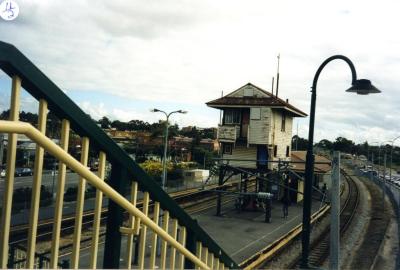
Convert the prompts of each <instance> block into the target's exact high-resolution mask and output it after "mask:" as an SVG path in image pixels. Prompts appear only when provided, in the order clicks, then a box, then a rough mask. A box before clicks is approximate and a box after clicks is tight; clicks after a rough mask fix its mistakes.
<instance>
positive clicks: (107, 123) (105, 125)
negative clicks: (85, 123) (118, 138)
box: [97, 116, 111, 128]
mask: <svg viewBox="0 0 400 270" xmlns="http://www.w3.org/2000/svg"><path fill="white" fill-rule="evenodd" d="M97 123H99V124H100V127H101V128H110V126H111V121H110V119H108V118H107V117H106V116H103V117H102V118H101V119H100V120H99V121H98V122H97Z"/></svg>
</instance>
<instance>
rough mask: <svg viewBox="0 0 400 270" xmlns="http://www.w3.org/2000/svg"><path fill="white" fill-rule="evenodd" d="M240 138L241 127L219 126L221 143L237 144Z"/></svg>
mask: <svg viewBox="0 0 400 270" xmlns="http://www.w3.org/2000/svg"><path fill="white" fill-rule="evenodd" d="M239 136H240V126H227V125H219V126H218V136H217V137H218V140H219V141H220V142H235V141H236V139H237V138H239Z"/></svg>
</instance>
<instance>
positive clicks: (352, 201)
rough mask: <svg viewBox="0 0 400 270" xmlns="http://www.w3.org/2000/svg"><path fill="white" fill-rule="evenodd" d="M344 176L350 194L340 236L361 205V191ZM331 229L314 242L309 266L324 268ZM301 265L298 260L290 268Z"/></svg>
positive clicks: (344, 207)
mask: <svg viewBox="0 0 400 270" xmlns="http://www.w3.org/2000/svg"><path fill="white" fill-rule="evenodd" d="M341 173H342V175H343V176H344V178H345V179H346V182H347V186H348V192H347V196H346V198H345V201H344V203H343V205H342V206H341V210H340V235H341V236H342V235H343V234H344V232H345V231H346V230H347V229H348V227H349V225H350V223H351V221H352V219H353V217H354V214H355V213H356V210H357V206H358V203H359V198H360V196H359V190H358V187H357V185H356V183H355V182H354V180H353V179H352V178H351V177H350V176H349V175H348V174H347V173H346V172H345V171H344V170H342V171H341ZM329 231H330V230H329V227H328V228H326V229H325V230H324V232H323V233H322V234H321V235H320V237H318V239H316V240H315V241H314V243H313V244H312V245H311V249H310V255H309V265H311V266H316V267H317V266H322V264H323V263H324V262H325V260H326V259H327V258H328V256H329V241H330V238H329ZM299 265H300V259H299V258H298V259H297V260H296V261H295V263H293V264H292V265H290V267H289V268H298V267H299Z"/></svg>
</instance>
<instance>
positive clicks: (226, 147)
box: [223, 143, 232, 155]
mask: <svg viewBox="0 0 400 270" xmlns="http://www.w3.org/2000/svg"><path fill="white" fill-rule="evenodd" d="M223 150H224V155H232V144H231V143H224V145H223Z"/></svg>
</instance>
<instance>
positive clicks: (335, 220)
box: [329, 151, 340, 270]
mask: <svg viewBox="0 0 400 270" xmlns="http://www.w3.org/2000/svg"><path fill="white" fill-rule="evenodd" d="M331 186H332V187H331V239H330V242H331V244H330V254H329V269H331V270H337V269H340V262H339V247H340V244H339V239H340V230H339V226H340V219H339V215H340V152H339V151H335V152H333V160H332V185H331Z"/></svg>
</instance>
